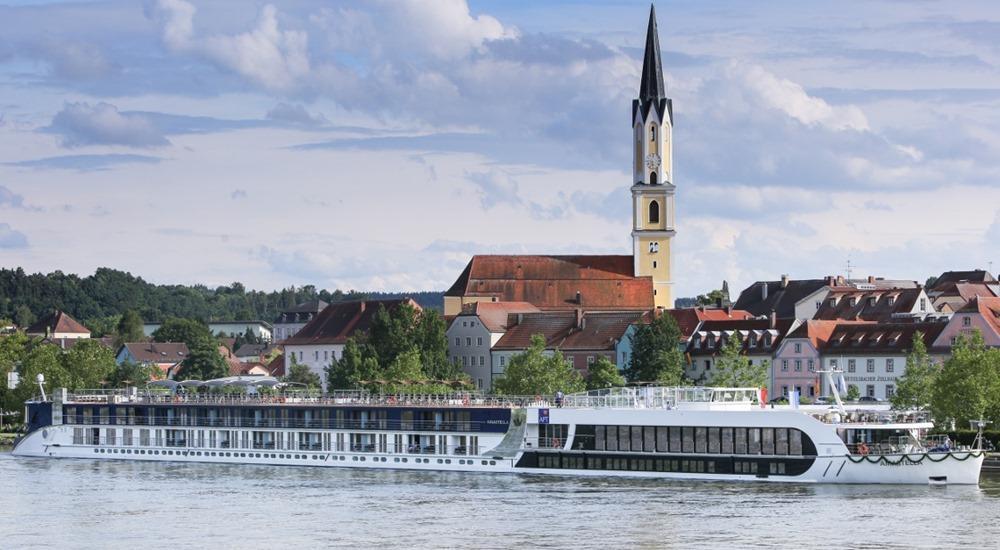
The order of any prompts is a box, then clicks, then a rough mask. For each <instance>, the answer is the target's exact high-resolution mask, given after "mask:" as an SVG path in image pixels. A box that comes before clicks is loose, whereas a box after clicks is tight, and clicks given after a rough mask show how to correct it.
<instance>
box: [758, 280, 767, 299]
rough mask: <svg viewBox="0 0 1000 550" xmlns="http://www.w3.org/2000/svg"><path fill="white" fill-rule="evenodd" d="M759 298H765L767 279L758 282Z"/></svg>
mask: <svg viewBox="0 0 1000 550" xmlns="http://www.w3.org/2000/svg"><path fill="white" fill-rule="evenodd" d="M760 299H761V300H762V301H763V300H767V281H761V283H760Z"/></svg>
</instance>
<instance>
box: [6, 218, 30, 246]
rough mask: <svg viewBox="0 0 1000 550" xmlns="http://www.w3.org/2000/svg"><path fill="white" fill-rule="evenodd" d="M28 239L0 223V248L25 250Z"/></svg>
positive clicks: (7, 225) (8, 225)
mask: <svg viewBox="0 0 1000 550" xmlns="http://www.w3.org/2000/svg"><path fill="white" fill-rule="evenodd" d="M27 247H28V238H27V237H25V236H24V233H21V232H20V231H17V230H15V229H14V228H12V227H11V226H10V224H7V223H0V248H27Z"/></svg>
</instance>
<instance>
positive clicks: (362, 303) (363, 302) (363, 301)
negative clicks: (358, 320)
mask: <svg viewBox="0 0 1000 550" xmlns="http://www.w3.org/2000/svg"><path fill="white" fill-rule="evenodd" d="M367 303H368V302H367V301H365V300H361V304H360V305H359V306H358V307H360V308H361V310H360V311H359V312H358V313H364V312H365V304H367Z"/></svg>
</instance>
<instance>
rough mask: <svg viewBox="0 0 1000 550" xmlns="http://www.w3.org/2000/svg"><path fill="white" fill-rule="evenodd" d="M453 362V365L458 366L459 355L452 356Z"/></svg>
mask: <svg viewBox="0 0 1000 550" xmlns="http://www.w3.org/2000/svg"><path fill="white" fill-rule="evenodd" d="M451 362H452V363H455V364H456V365H457V364H458V363H459V361H458V356H457V355H455V356H452V358H451Z"/></svg>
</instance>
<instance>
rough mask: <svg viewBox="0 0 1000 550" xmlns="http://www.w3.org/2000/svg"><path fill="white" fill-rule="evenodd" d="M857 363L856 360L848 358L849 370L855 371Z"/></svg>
mask: <svg viewBox="0 0 1000 550" xmlns="http://www.w3.org/2000/svg"><path fill="white" fill-rule="evenodd" d="M855 363H856V362H855V360H854V359H848V360H847V372H854V370H855V368H856V364H855Z"/></svg>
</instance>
